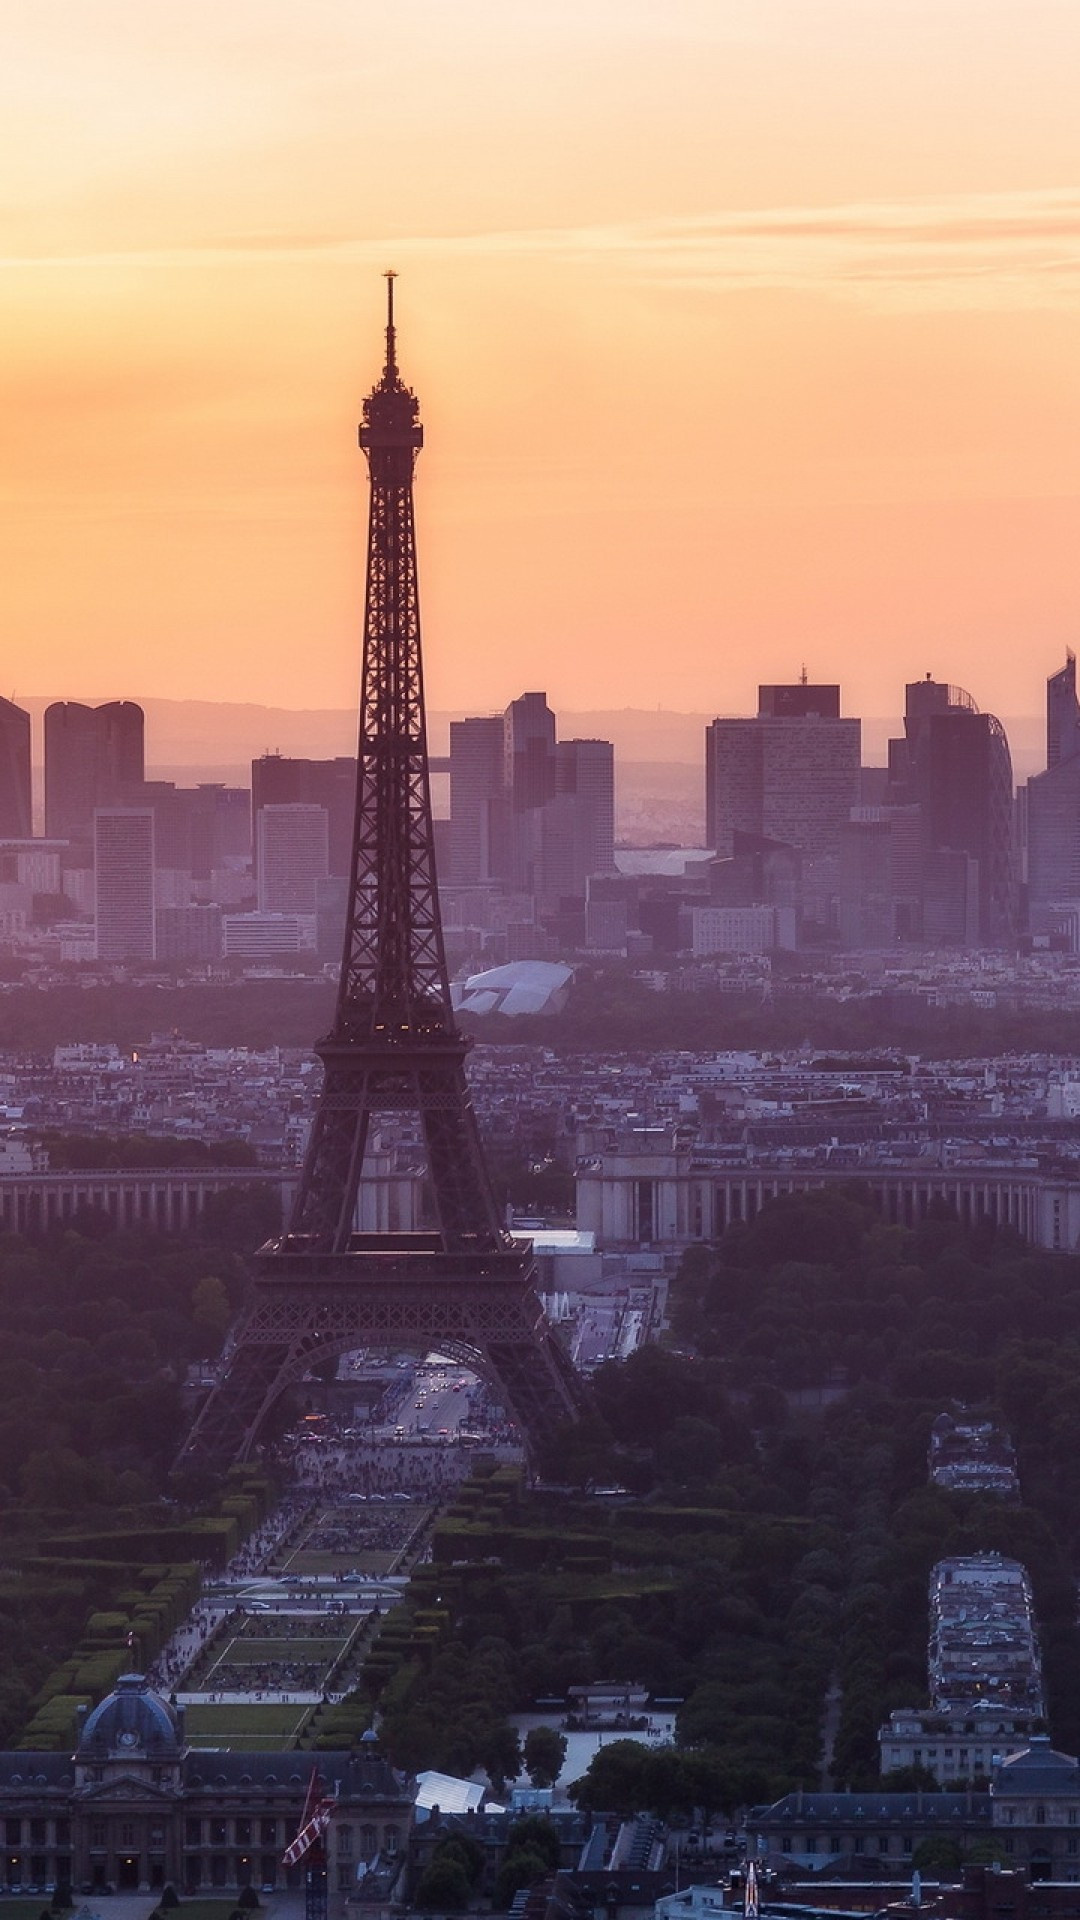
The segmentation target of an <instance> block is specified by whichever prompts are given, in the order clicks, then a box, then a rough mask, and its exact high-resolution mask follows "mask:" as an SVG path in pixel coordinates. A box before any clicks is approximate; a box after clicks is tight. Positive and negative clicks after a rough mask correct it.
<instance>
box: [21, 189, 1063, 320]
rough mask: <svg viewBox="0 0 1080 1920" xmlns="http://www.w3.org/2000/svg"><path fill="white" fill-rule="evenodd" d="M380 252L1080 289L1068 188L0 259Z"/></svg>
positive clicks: (886, 295)
mask: <svg viewBox="0 0 1080 1920" xmlns="http://www.w3.org/2000/svg"><path fill="white" fill-rule="evenodd" d="M388 251H389V253H392V254H393V256H394V258H395V259H405V258H410V257H412V258H416V257H418V256H424V257H428V258H432V259H445V260H453V259H454V258H457V257H463V256H469V257H475V258H482V257H487V258H490V259H492V260H497V259H499V258H509V257H514V258H528V257H536V258H549V259H563V260H567V261H573V262H575V263H578V264H589V263H591V264H592V266H593V267H594V268H595V269H596V270H599V271H602V272H606V273H609V274H612V273H613V274H616V275H621V276H623V277H629V278H631V279H633V280H636V281H639V282H641V281H644V282H655V281H660V280H664V281H666V282H668V283H670V284H673V285H678V286H683V287H694V288H699V289H701V290H704V291H714V292H722V291H730V290H738V289H740V288H743V289H752V288H770V287H771V288H777V289H781V288H782V289H790V290H794V291H800V290H801V291H804V292H814V293H819V294H826V295H831V296H833V297H840V298H848V299H856V300H862V301H865V302H869V303H872V304H874V305H896V304H902V305H910V304H917V305H920V306H927V305H933V306H941V305H946V306H960V305H962V306H979V307H990V306H1003V305H1004V306H1012V305H1017V304H1021V305H1026V306H1039V305H1047V306H1057V305H1060V304H1063V303H1064V304H1070V305H1071V304H1073V303H1074V302H1075V300H1076V298H1077V293H1078V287H1080V187H1075V188H1074V187H1067V188H1055V189H1045V190H1041V191H1034V192H1017V193H990V194H968V195H954V196H942V197H940V198H936V199H920V200H912V201H880V202H872V201H868V202H853V203H851V204H850V205H844V206H832V207H778V208H766V209H760V210H752V211H749V212H716V213H709V214H701V215H694V216H690V217H674V218H671V219H661V220H649V221H640V222H628V223H623V224H618V225H610V226H586V227H565V228H530V229H522V230H507V231H495V232H477V233H469V234H450V235H435V234H429V235H423V234H420V235H411V236H408V235H407V236H402V235H397V236H393V237H387V236H382V237H378V238H370V239H366V238H365V239H361V238H358V237H357V236H355V235H352V234H336V235H335V234H328V233H325V232H324V233H317V234H302V233H281V232H254V233H240V234H229V235H223V236H219V237H215V238H213V239H209V238H207V239H203V240H192V241H190V242H186V243H180V244H179V245H172V246H167V247H163V248H153V249H141V250H133V251H124V250H115V251H113V250H110V251H103V252H95V253H84V254H42V255H33V254H21V255H13V256H9V257H8V258H6V259H0V266H2V267H4V268H7V269H9V270H13V269H19V268H22V269H30V268H39V269H48V268H72V267H95V268H107V267H109V266H120V265H123V266H127V265H131V264H132V263H140V264H145V265H149V266H152V265H154V264H171V265H183V264H185V263H186V264H192V265H198V264H227V263H228V262H230V261H232V262H235V263H236V264H237V265H242V264H243V263H245V262H249V261H256V260H279V261H282V262H288V261H289V260H298V261H300V260H305V261H309V262H310V261H312V260H313V259H322V260H325V261H327V262H338V263H343V264H346V263H349V262H351V261H357V262H360V261H363V262H367V261H376V262H378V263H379V264H380V265H381V264H382V263H383V261H384V260H385V258H386V257H387V255H388Z"/></svg>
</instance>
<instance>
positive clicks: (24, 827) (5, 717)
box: [0, 699, 33, 840]
mask: <svg viewBox="0 0 1080 1920" xmlns="http://www.w3.org/2000/svg"><path fill="white" fill-rule="evenodd" d="M31 811H32V810H31V784H30V715H29V714H28V713H27V712H26V711H25V709H24V708H22V707H17V706H16V705H15V703H14V701H13V700H3V699H0V836H2V837H3V838H4V839H5V840H7V839H10V840H29V838H30V835H31V833H32V832H33V823H32V819H31Z"/></svg>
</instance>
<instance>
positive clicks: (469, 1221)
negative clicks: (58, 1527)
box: [182, 275, 584, 1460]
mask: <svg viewBox="0 0 1080 1920" xmlns="http://www.w3.org/2000/svg"><path fill="white" fill-rule="evenodd" d="M387 286H388V297H387V328H386V364H385V366H384V369H383V374H382V378H381V380H380V381H379V382H378V385H377V386H376V387H375V388H374V389H373V391H372V392H371V394H370V395H369V396H368V398H367V399H366V400H365V402H364V407H363V421H362V425H361V427H360V445H361V448H362V449H363V451H364V453H365V454H366V455H367V460H368V466H369V471H370V481H371V509H370V521H369V529H368V552H367V598H366V613H365V621H364V658H363V678H362V688H361V699H360V741H359V753H358V761H357V794H356V823H355V830H354V840H353V853H352V866H351V878H350V896H349V903H348V912H347V926H346V937H345V952H344V958H343V961H342V968H341V981H340V986H339V990H338V997H337V1006H336V1011H335V1015H334V1021H333V1025H332V1027H331V1030H330V1032H329V1034H328V1035H327V1037H326V1038H325V1039H324V1040H322V1041H320V1042H319V1044H318V1046H317V1048H316V1052H317V1053H318V1055H319V1057H320V1059H321V1060H322V1063H323V1085H322V1092H321V1095H320V1099H319V1104H318V1109H317V1112H316V1115H315V1120H314V1124H313V1127H312V1133H311V1139H310V1143H309V1146H308V1151H307V1155H306V1158H305V1160H304V1165H303V1169H302V1172H301V1175H300V1181H299V1186H298V1189H297V1193H296V1197H295V1200H294V1202H293V1205H292V1209H291V1213H290V1215H289V1219H288V1221H287V1224H286V1227H285V1231H284V1233H283V1234H282V1235H281V1237H280V1238H279V1239H278V1240H276V1241H271V1242H269V1243H268V1245H267V1246H265V1247H263V1248H262V1249H261V1250H260V1252H259V1254H258V1255H257V1256H256V1262H255V1274H254V1285H253V1300H252V1303H251V1306H250V1308H249V1310H248V1312H247V1313H246V1315H245V1317H244V1318H243V1320H242V1321H241V1322H240V1324H239V1325H238V1326H237V1328H236V1330H235V1333H234V1335H233V1336H232V1339H231V1341H230V1343H229V1346H228V1347H227V1350H226V1354H225V1357H224V1360H223V1364H222V1369H221V1372H220V1376H219V1379H218V1382H217V1384H216V1385H215V1386H214V1387H213V1388H212V1389H211V1391H210V1393H209V1395H208V1397H207V1399H206V1401H205V1402H204V1404H203V1407H202V1409H201V1411H200V1413H199V1415H198V1417H197V1419H196V1421H195V1424H194V1426H193V1428H192V1430H191V1433H190V1435H189V1438H188V1442H187V1445H186V1447H185V1449H184V1454H183V1456H182V1458H183V1459H198V1458H200V1457H205V1458H209V1459H215V1460H221V1459H225V1458H234V1459H236V1458H241V1459H242V1458H244V1457H245V1456H246V1455H247V1454H248V1453H249V1452H250V1451H251V1449H252V1447H253V1446H254V1445H255V1443H256V1441H257V1439H258V1436H259V1433H260V1431H261V1429H262V1427H263V1425H264V1422H265V1421H266V1418H267V1416H268V1414H269V1413H270V1410H271V1408H272V1407H273V1406H274V1404H275V1402H276V1401H277V1400H278V1398H279V1396H280V1395H281V1394H282V1393H283V1392H284V1390H285V1389H286V1388H287V1387H289V1386H290V1385H292V1384H294V1383H295V1382H297V1381H298V1380H300V1379H301V1378H302V1377H303V1375H304V1373H305V1371H306V1369H307V1368H308V1367H309V1366H310V1365H311V1364H312V1362H314V1361H317V1360H319V1359H328V1358H331V1357H333V1356H335V1355H337V1354H340V1353H343V1352H348V1351H349V1350H350V1349H352V1348H356V1347H361V1346H388V1347H397V1346H401V1347H405V1348H412V1349H415V1350H419V1351H426V1350H428V1349H429V1348H432V1347H435V1348H437V1349H438V1350H439V1351H440V1352H443V1353H447V1354H449V1355H451V1356H452V1357H454V1358H455V1359H458V1360H460V1361H462V1362H463V1363H464V1364H466V1365H471V1366H473V1367H475V1368H476V1369H477V1371H478V1372H480V1373H481V1374H482V1375H484V1376H485V1377H486V1378H487V1379H488V1380H489V1381H490V1382H491V1384H492V1385H493V1386H494V1387H495V1388H496V1390H497V1391H498V1392H499V1394H500V1396H501V1397H502V1399H503V1400H504V1402H505V1404H506V1406H507V1409H508V1411H509V1412H510V1414H511V1415H512V1417H513V1419H514V1420H515V1421H516V1422H517V1424H518V1426H519V1427H520V1429H521V1431H522V1434H523V1436H524V1438H525V1440H526V1443H527V1444H528V1445H529V1446H530V1447H531V1448H533V1449H535V1448H536V1447H537V1446H539V1445H541V1444H542V1443H543V1441H544V1440H545V1439H546V1438H548V1437H549V1436H550V1435H551V1434H552V1433H553V1432H554V1431H555V1430H556V1429H557V1428H558V1427H559V1426H560V1425H562V1424H563V1423H565V1422H567V1421H570V1420H573V1419H575V1418H577V1417H578V1416H579V1415H580V1413H581V1411H582V1410H583V1407H584V1390H583V1387H582V1385H581V1383H580V1381H579V1379H578V1376H577V1374H576V1372H575V1370H574V1368H573V1365H572V1363H571V1361H570V1358H569V1356H568V1354H567V1353H566V1351H565V1349H564V1348H563V1346H562V1345H561V1343H560V1341H559V1339H558V1337H557V1335H556V1334H555V1333H554V1332H553V1331H552V1329H551V1328H550V1327H549V1326H548V1324H547V1322H546V1320H545V1317H544V1313H543V1309H542V1307H541V1304H540V1300H539V1297H538V1295H537V1292H536V1286H535V1264H534V1261H533V1257H532V1252H531V1248H530V1247H529V1245H528V1243H527V1242H523V1241H520V1240H515V1239H514V1238H513V1237H512V1236H511V1235H510V1234H509V1233H507V1232H506V1230H505V1228H504V1227H503V1226H502V1224H501V1221H500V1219H499V1211H498V1208H497V1205H496V1202H495V1198H494V1194H493V1192H492V1188H491V1184H490V1180H489V1178H488V1173H487V1168H486V1166H485V1164H484V1157H483V1153H482V1150H481V1145H480V1138H479V1133H478V1130H477V1124H476V1116H475V1113H474V1111H473V1106H472V1100H471V1096H470V1093H469V1087H468V1082H467V1079H466V1075H465V1055H466V1052H467V1047H468V1042H467V1041H466V1040H465V1039H464V1038H463V1037H462V1035H461V1034H460V1033H459V1032H458V1029H457V1026H456V1023H455V1020H454V1015H453V1010H452V1007H451V1001H450V988H449V982H448V979H447V972H446V956H445V953H444V949H443V936H442V925H441V921H440V918H439V897H438V889H437V884H436V875H435V856H434V843H433V832H432V824H431V796H430V785H429V775H428V758H427V742H426V730H425V720H424V693H423V674H422V667H421V657H420V608H419V595H418V591H417V572H416V533H415V522H414V518H413V494H412V478H413V467H414V464H415V460H416V455H417V453H418V451H419V449H420V447H421V446H422V444H423V428H422V427H421V425H420V421H419V404H418V402H417V399H416V396H415V394H414V393H413V392H412V390H411V389H410V388H409V387H407V386H406V385H405V384H404V382H403V381H402V379H401V375H400V373H399V371H398V365H397V344H396V333H395V326H394V280H393V275H388V276H387ZM401 1111H412V1112H413V1113H414V1114H416V1115H417V1116H418V1118H419V1123H420V1128H421V1131H422V1134H423V1138H424V1142H425V1145H426V1150H427V1161H428V1176H429V1185H430V1188H431V1192H432V1195H433V1198H434V1209H435V1216H436V1226H435V1230H434V1231H432V1232H430V1233H424V1234H362V1233H359V1232H357V1231H356V1229H355V1221H356V1208H357V1191H358V1185H359V1181H360V1175H361V1170H362V1167H363V1163H364V1156H365V1152H366V1150H367V1146H368V1137H369V1132H370V1125H371V1120H372V1117H373V1116H375V1115H378V1114H380V1113H388V1112H401Z"/></svg>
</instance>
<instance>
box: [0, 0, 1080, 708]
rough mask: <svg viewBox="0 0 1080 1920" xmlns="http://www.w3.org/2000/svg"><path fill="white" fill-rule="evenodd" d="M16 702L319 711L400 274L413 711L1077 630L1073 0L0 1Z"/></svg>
mask: <svg viewBox="0 0 1080 1920" xmlns="http://www.w3.org/2000/svg"><path fill="white" fill-rule="evenodd" d="M0 49H2V57H0V143H2V146H3V149H4V153H3V168H2V173H3V179H4V182H5V184H4V188H3V193H2V207H3V225H4V235H5V237H4V242H3V279H2V286H3V354H2V356H0V379H2V383H3V393H2V398H0V419H2V428H0V449H2V453H0V488H2V491H3V505H4V529H5V531H4V545H3V559H2V564H0V632H2V635H3V647H4V653H3V659H4V670H3V682H4V684H3V691H4V692H5V693H14V694H15V695H16V696H27V695H32V694H46V693H47V694H53V695H57V694H75V695H83V696H87V697H94V696H99V697H105V696H109V695H112V694H117V693H127V694H130V695H134V696H139V695H159V696H173V697H188V696H202V697H211V698H221V699H228V700H236V699H252V700H258V701H266V702H269V703H272V704H280V705H287V706H296V707H308V706H347V705H349V704H350V703H352V701H353V700H354V698H355V694H356V685H357V676H358V637H359V632H360V625H361V598H362V557H363V531H364V516H365V512H366V472H365V469H364V466H363V462H362V460H361V458H360V456H359V454H358V453H357V451H356V439H355V429H356V420H357V415H358V405H359V401H360V399H361V397H362V395H363V393H364V392H365V391H366V389H367V388H368V387H369V386H370V384H371V382H372V380H373V378H374V377H376V375H377V373H378V370H379V365H380V358H381V338H380V332H379V329H380V327H381V324H382V301H383V294H384V287H383V282H382V280H381V278H380V273H381V271H382V269H383V268H384V267H387V266H393V267H394V268H396V269H397V271H398V273H399V275H400V278H399V280H398V283H397V284H398V317H399V323H400V345H401V358H402V364H403V369H404V371H405V374H406V377H407V378H409V379H410V380H411V381H412V382H413V383H414V384H415V386H416V387H417V389H418V391H419V394H420V397H421V402H422V408H423V418H424V422H425V427H426V433H427V447H426V450H425V452H424V453H423V454H422V456H421V460H420V465H419V468H418V474H417V499H418V510H419V519H420V538H421V585H422V593H423V606H424V636H425V649H426V658H427V680H428V696H429V701H430V703H431V704H432V705H433V706H436V707H441V708H448V707H452V708H463V707H464V708H472V707H476V708H481V709H482V708H484V707H490V706H495V705H497V704H502V703H503V702H504V701H505V700H506V699H508V698H509V697H511V696H512V695H514V694H516V693H517V692H519V691H521V690H522V689H523V688H525V687H546V688H547V689H548V691H549V693H550V695H551V697H552V701H553V703H554V704H555V705H557V706H565V707H575V706H576V707H590V706H591V707H597V706H613V707H614V706H628V705H638V706H652V707H655V706H656V705H657V704H661V705H662V706H664V707H666V708H683V709H692V710H700V711H710V712H716V711H728V712H737V711H748V710H752V703H753V695H754V688H755V686H756V683H757V681H758V680H759V679H765V680H768V679H775V678H794V677H795V675H796V674H797V672H798V670H799V668H800V666H801V665H802V664H803V663H804V662H805V663H806V666H807V668H808V670H809V672H810V675H811V677H812V678H822V679H834V678H838V679H840V680H841V681H842V682H843V684H844V698H845V707H846V710H847V711H848V712H853V713H859V712H862V713H864V714H868V715H871V714H877V715H883V714H890V713H894V712H896V711H897V710H898V709H899V706H900V704H901V701H902V683H903V681H904V680H905V679H906V678H914V677H917V676H918V675H920V674H921V673H923V672H925V671H926V670H927V669H931V670H932V671H933V672H934V674H935V675H936V677H938V678H942V679H946V680H953V681H956V682H958V683H960V684H962V685H965V686H967V687H968V688H969V689H970V691H971V692H972V693H973V694H974V696H975V698H976V700H978V701H979V703H980V705H983V706H986V707H990V708H993V709H995V710H997V711H998V712H1000V713H1002V714H1004V715H1006V716H1009V715H1019V714H1025V713H1035V712H1037V711H1039V709H1040V708H1041V704H1042V697H1043V691H1042V690H1043V680H1044V678H1045V675H1046V674H1047V673H1048V672H1049V671H1052V670H1053V669H1054V668H1056V667H1057V666H1058V665H1059V664H1060V661H1061V659H1062V657H1063V650H1064V648H1065V646H1066V645H1067V644H1069V643H1072V644H1074V645H1075V644H1076V643H1077V641H1078V639H1080V569H1078V566H1077V552H1078V537H1077V536H1078V531H1080V113H1078V111H1077V88H1078V81H1080V4H1078V0H1024V3H1023V4H1022V3H1021V0H573V4H571V3H570V0H380V3H379V4H373V3H371V0H0Z"/></svg>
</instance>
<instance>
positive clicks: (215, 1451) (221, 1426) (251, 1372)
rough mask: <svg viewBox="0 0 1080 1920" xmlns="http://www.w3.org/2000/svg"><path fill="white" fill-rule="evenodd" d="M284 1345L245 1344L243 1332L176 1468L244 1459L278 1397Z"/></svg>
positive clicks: (285, 1358) (285, 1354)
mask: <svg viewBox="0 0 1080 1920" xmlns="http://www.w3.org/2000/svg"><path fill="white" fill-rule="evenodd" d="M288 1359H289V1349H288V1347H280V1346H279V1347H276V1348H275V1347H269V1346H261V1345H256V1344H254V1343H249V1342H247V1341H245V1339H244V1334H243V1331H242V1330H241V1332H240V1334H239V1335H238V1337H237V1342H236V1346H235V1347H234V1349H233V1352H232V1354H231V1356H230V1358H229V1360H228V1362H227V1363H226V1366H225V1369H224V1371H223V1373H222V1374H221V1375H220V1377H219V1379H218V1380H217V1381H216V1382H215V1384H214V1385H213V1386H212V1387H211V1389H210V1392H209V1394H208V1395H207V1397H206V1399H205V1400H204V1401H203V1404H202V1406H201V1407H200V1409H199V1412H198V1414H197V1416H196V1419H195V1423H194V1425H193V1426H192V1429H191V1432H190V1433H189V1434H188V1437H187V1440H186V1441H185V1443H184V1447H183V1451H182V1452H181V1454H180V1459H179V1461H178V1463H177V1464H178V1465H180V1466H183V1465H185V1464H186V1463H188V1462H195V1461H207V1462H209V1463H210V1464H212V1465H214V1466H221V1467H224V1466H227V1465H229V1464H230V1463H231V1462H232V1461H234V1460H246V1459H247V1457H248V1455H249V1453H250V1452H251V1449H252V1447H253V1446H254V1444H255V1441H256V1438H257V1436H258V1432H259V1428H260V1427H261V1425H262V1423H263V1420H264V1419H265V1417H266V1414H267V1413H268V1411H269V1409H270V1407H271V1406H272V1405H273V1403H274V1401H275V1400H276V1399H277V1398H278V1395H279V1393H280V1391H281V1386H279V1384H278V1383H279V1381H281V1385H284V1384H286V1382H285V1381H284V1380H283V1379H282V1373H283V1368H284V1367H285V1365H286V1363H287V1362H288Z"/></svg>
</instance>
